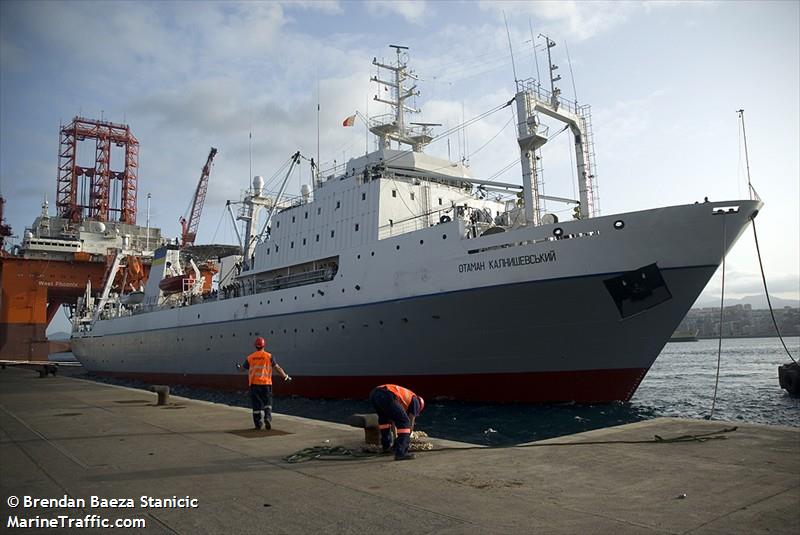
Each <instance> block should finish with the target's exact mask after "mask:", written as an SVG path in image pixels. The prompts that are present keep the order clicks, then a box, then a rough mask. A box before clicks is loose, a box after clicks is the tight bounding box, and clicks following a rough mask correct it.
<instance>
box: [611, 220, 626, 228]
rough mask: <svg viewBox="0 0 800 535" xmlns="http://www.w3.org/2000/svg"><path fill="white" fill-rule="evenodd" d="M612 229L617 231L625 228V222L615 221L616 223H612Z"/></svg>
mask: <svg viewBox="0 0 800 535" xmlns="http://www.w3.org/2000/svg"><path fill="white" fill-rule="evenodd" d="M614 228H615V229H617V230H622V229H624V228H625V221H623V220H622V219H617V220H616V221H614Z"/></svg>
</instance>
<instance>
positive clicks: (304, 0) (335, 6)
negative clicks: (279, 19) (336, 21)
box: [283, 0, 344, 15]
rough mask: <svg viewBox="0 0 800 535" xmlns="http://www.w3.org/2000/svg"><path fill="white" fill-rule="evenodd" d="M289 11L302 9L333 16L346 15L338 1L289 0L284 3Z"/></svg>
mask: <svg viewBox="0 0 800 535" xmlns="http://www.w3.org/2000/svg"><path fill="white" fill-rule="evenodd" d="M283 5H284V6H285V7H286V8H287V9H291V8H300V9H303V10H309V11H310V10H316V11H322V12H324V13H329V14H332V15H338V14H340V13H344V10H343V9H342V5H341V4H340V3H339V2H338V1H337V0H289V1H286V2H283Z"/></svg>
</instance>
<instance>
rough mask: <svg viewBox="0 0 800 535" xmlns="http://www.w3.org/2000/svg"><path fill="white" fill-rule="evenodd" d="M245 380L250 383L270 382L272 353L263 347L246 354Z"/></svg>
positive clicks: (265, 383) (266, 383)
mask: <svg viewBox="0 0 800 535" xmlns="http://www.w3.org/2000/svg"><path fill="white" fill-rule="evenodd" d="M247 364H248V366H249V367H248V369H247V371H248V374H247V380H248V383H249V384H251V385H271V384H272V355H271V354H270V353H268V352H266V351H264V350H263V349H259V350H257V351H253V352H252V353H250V354H249V355H247Z"/></svg>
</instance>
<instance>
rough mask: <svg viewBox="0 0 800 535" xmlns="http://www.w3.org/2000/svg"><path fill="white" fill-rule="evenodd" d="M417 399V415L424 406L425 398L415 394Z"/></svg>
mask: <svg viewBox="0 0 800 535" xmlns="http://www.w3.org/2000/svg"><path fill="white" fill-rule="evenodd" d="M417 399H418V400H419V411H418V412H417V415H419V413H420V412H422V410H423V409H424V408H425V400H424V399H422V396H417Z"/></svg>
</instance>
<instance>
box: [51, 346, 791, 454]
mask: <svg viewBox="0 0 800 535" xmlns="http://www.w3.org/2000/svg"><path fill="white" fill-rule="evenodd" d="M784 340H785V341H786V344H787V346H788V347H789V350H790V351H791V352H792V355H793V356H795V358H797V355H798V353H800V338H798V337H792V338H785V339H784ZM717 346H718V341H717V340H700V341H697V342H673V343H668V344H667V345H666V347H665V348H664V350H663V351H662V353H661V355H660V356H659V358H658V360H656V363H655V365H654V366H653V367H652V368H651V369H650V371H649V372H648V374H647V376H646V377H645V379H644V380H643V381H642V384H641V386H640V387H639V389H638V390H637V392H636V394H635V395H634V397H633V399H632V400H631V401H630V402H627V403H613V404H603V405H579V404H556V405H524V404H512V405H487V404H483V403H463V402H455V401H438V400H431V399H428V400H426V401H427V403H426V407H425V412H424V413H423V414H422V415H421V416H420V418H419V419H418V422H417V425H416V428H417V429H420V430H423V431H426V432H427V433H428V434H430V435H433V436H437V437H440V438H447V439H451V440H459V441H465V442H471V443H476V444H485V445H511V444H517V443H522V442H530V441H534V440H542V439H545V438H551V437H555V436H562V435H567V434H572V433H578V432H581V431H589V430H592V429H598V428H602V427H608V426H613V425H620V424H625V423H630V422H636V421H640V420H645V419H650V418H655V417H659V416H677V417H688V418H705V417H707V416H708V415H709V413H710V410H711V404H712V398H713V393H714V380H715V374H716V369H717ZM276 357H277V356H276ZM786 362H789V357H787V356H786V353H785V352H784V350H783V347H782V346H781V344H780V340H779V339H778V338H753V339H725V340H723V341H722V359H721V365H720V378H719V387H718V391H717V398H716V403H715V410H714V419H715V420H717V419H719V420H728V421H734V422H735V421H741V422H749V423H761V424H773V425H788V426H795V427H800V399H798V398H793V397H791V396H789V394H788V393H786V391H784V390H782V389H781V388H780V386H779V385H778V371H777V368H778V366H780V365H781V364H784V363H786ZM287 371H289V372H290V373H291V370H287ZM67 373H69V374H70V375H77V376H80V377H88V374H86V372H84V371H83V370H82V369H79V370H74V371H71V372H67ZM90 378H92V379H96V380H102V381H104V382H114V383H117V384H124V385H127V386H134V387H143V386H145V385H143V384H138V383H136V382H131V381H116V380H114V381H111V380H108V379H105V378H103V379H100V378H94V377H90ZM172 392H173V393H174V394H176V395H181V396H186V397H191V398H196V399H204V400H208V401H214V402H218V403H226V404H229V405H237V406H243V407H247V406H249V395H248V394H247V392H238V393H221V392H215V391H207V390H202V389H190V388H186V387H180V386H178V387H173V388H172ZM368 394H369V393H368V392H365V393H364V397H365V398H366V397H367V395H368ZM421 394H422V395H424V393H422V392H421ZM274 405H275V411H276V412H282V413H286V414H293V415H296V416H303V417H307V418H314V419H320V420H328V421H334V422H344V421H345V419H346V418H347V416H349V415H350V414H353V413H359V412H371V411H372V409H371V407H370V405H369V403H368V402H367V401H366V400H318V399H305V398H299V397H277V398H276V399H275V401H274Z"/></svg>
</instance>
